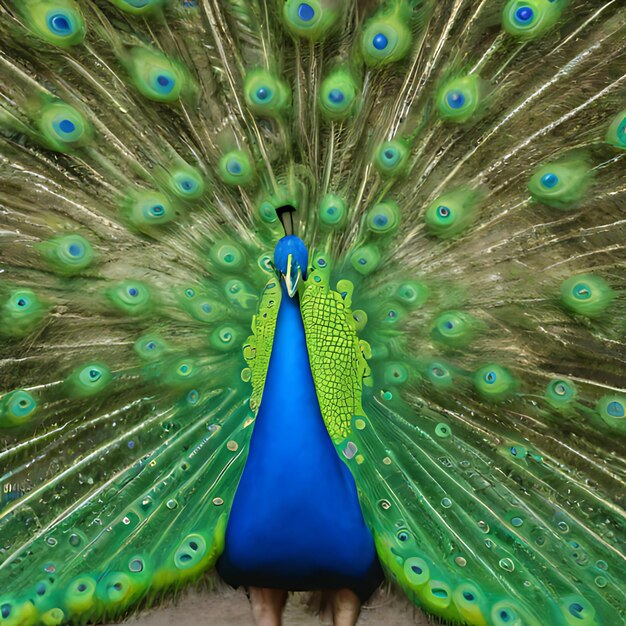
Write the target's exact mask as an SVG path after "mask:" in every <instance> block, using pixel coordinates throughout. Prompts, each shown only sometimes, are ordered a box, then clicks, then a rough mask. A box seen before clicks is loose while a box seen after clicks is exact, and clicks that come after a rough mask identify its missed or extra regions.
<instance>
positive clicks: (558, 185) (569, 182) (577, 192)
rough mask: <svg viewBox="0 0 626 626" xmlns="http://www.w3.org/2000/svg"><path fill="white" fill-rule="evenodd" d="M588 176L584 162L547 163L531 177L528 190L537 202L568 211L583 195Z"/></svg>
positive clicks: (587, 185)
mask: <svg viewBox="0 0 626 626" xmlns="http://www.w3.org/2000/svg"><path fill="white" fill-rule="evenodd" d="M590 176H591V174H590V172H589V168H588V167H587V164H586V163H585V162H584V161H569V162H566V161H561V162H556V163H547V164H546V165H543V166H542V167H540V168H539V169H538V170H537V171H536V172H535V173H534V174H533V175H532V178H531V179H530V181H529V183H528V190H529V191H530V193H531V195H532V197H533V198H534V199H535V200H537V202H542V203H543V204H546V205H548V206H550V207H554V208H556V209H569V208H571V207H572V206H574V205H576V203H578V202H580V200H581V199H582V198H583V196H584V195H585V192H586V191H587V188H588V187H589V183H590Z"/></svg>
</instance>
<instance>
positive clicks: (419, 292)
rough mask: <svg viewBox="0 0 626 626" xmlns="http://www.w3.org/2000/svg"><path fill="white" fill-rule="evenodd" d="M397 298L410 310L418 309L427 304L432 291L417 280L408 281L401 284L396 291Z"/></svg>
mask: <svg viewBox="0 0 626 626" xmlns="http://www.w3.org/2000/svg"><path fill="white" fill-rule="evenodd" d="M394 295H395V298H396V299H397V300H399V301H400V302H401V303H402V304H405V305H406V306H407V307H408V308H409V309H416V308H419V307H421V306H423V305H424V304H426V302H427V300H428V297H429V296H430V289H429V288H428V287H427V286H426V285H425V284H424V283H420V282H418V281H416V280H407V281H405V282H402V283H400V284H399V285H398V286H397V288H396V289H395V293H394Z"/></svg>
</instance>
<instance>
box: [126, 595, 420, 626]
mask: <svg viewBox="0 0 626 626" xmlns="http://www.w3.org/2000/svg"><path fill="white" fill-rule="evenodd" d="M331 623H332V622H331V621H330V620H328V619H325V618H320V617H318V616H315V615H311V614H310V613H308V612H307V610H306V609H305V607H304V606H303V604H302V596H301V595H300V594H296V595H290V597H289V601H288V602H287V607H286V608H285V614H284V619H283V626H320V625H327V624H331ZM124 624H125V625H127V626H197V625H199V624H207V626H252V624H253V622H252V617H251V613H250V606H249V604H248V599H247V598H246V596H245V594H244V593H243V591H234V590H232V589H230V588H229V589H222V590H220V591H219V593H218V592H209V591H202V592H201V591H196V590H190V591H188V592H187V593H186V594H185V595H184V596H182V597H181V598H180V599H179V600H178V601H177V602H176V603H171V604H169V605H165V606H162V607H160V608H158V609H151V610H148V611H144V612H142V613H139V614H137V615H135V616H132V617H130V618H128V619H127V620H126V621H125V622H124ZM374 624H376V625H378V626H380V625H381V624H383V625H384V626H414V625H417V626H429V625H430V624H432V622H430V621H429V620H428V619H427V618H426V617H425V616H424V615H423V614H422V613H421V612H420V611H418V610H417V609H414V608H413V607H412V606H411V605H410V604H409V603H408V602H406V601H405V600H403V599H401V598H398V597H393V596H387V595H385V594H384V593H382V592H379V593H378V594H376V595H374V596H373V597H372V598H371V599H370V602H369V605H368V606H365V607H363V610H362V612H361V616H360V618H359V621H358V626H366V625H369V626H373V625H374Z"/></svg>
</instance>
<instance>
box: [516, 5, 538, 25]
mask: <svg viewBox="0 0 626 626" xmlns="http://www.w3.org/2000/svg"><path fill="white" fill-rule="evenodd" d="M534 17H535V12H534V11H533V9H532V7H529V6H527V5H524V6H521V7H519V8H518V9H516V11H515V21H516V22H517V23H518V24H522V25H524V26H527V25H528V24H530V23H531V22H532V20H533V18H534Z"/></svg>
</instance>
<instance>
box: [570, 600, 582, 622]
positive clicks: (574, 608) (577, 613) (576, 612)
mask: <svg viewBox="0 0 626 626" xmlns="http://www.w3.org/2000/svg"><path fill="white" fill-rule="evenodd" d="M568 608H569V612H570V613H571V614H572V615H573V616H574V617H577V618H578V619H582V615H581V613H582V612H583V610H584V608H585V607H583V606H582V604H578V602H572V603H571V604H570V605H569V607H568Z"/></svg>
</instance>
